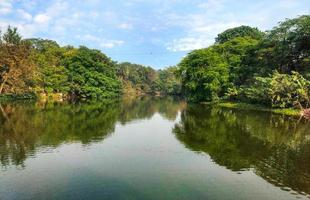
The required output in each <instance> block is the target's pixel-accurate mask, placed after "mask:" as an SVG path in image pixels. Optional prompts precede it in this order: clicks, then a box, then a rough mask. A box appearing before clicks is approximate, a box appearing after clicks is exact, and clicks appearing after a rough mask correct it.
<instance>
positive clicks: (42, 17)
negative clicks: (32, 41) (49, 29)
mask: <svg viewBox="0 0 310 200" xmlns="http://www.w3.org/2000/svg"><path fill="white" fill-rule="evenodd" d="M50 19H51V17H50V16H48V15H47V14H38V15H36V16H35V17H34V22H36V23H38V24H45V23H48V22H49V20H50Z"/></svg>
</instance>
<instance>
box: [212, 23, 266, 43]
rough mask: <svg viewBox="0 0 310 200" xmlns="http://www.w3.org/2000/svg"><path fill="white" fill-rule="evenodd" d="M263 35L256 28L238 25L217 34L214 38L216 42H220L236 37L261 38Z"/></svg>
mask: <svg viewBox="0 0 310 200" xmlns="http://www.w3.org/2000/svg"><path fill="white" fill-rule="evenodd" d="M263 36H264V33H262V32H261V31H259V30H258V29H257V28H252V27H250V26H239V27H235V28H231V29H227V30H226V31H224V32H222V33H220V34H218V36H217V38H215V41H216V43H219V44H222V43H224V42H227V41H229V40H232V39H234V38H236V37H251V38H253V39H257V40H259V39H261V38H262V37H263Z"/></svg>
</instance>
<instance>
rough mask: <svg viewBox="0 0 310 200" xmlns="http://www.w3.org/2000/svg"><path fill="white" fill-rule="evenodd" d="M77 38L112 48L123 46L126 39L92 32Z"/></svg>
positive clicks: (105, 47)
mask: <svg viewBox="0 0 310 200" xmlns="http://www.w3.org/2000/svg"><path fill="white" fill-rule="evenodd" d="M77 38H78V39H80V40H84V41H87V42H92V43H94V44H95V46H98V47H101V48H104V49H111V48H113V47H117V46H122V45H123V44H124V41H122V40H112V39H106V38H100V37H97V36H93V35H90V34H86V35H83V36H81V35H78V36H77Z"/></svg>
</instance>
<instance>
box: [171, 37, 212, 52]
mask: <svg viewBox="0 0 310 200" xmlns="http://www.w3.org/2000/svg"><path fill="white" fill-rule="evenodd" d="M212 43H213V40H210V39H208V38H195V37H185V38H180V39H175V40H173V42H172V43H170V44H168V45H167V49H168V50H169V51H173V52H177V51H190V50H194V49H201V48H204V47H207V46H209V45H210V44H212Z"/></svg>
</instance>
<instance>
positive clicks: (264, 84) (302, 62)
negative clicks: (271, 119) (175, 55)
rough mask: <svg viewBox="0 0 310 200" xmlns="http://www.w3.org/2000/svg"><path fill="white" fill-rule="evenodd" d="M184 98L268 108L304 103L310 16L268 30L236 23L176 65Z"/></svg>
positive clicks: (309, 63) (307, 84)
mask: <svg viewBox="0 0 310 200" xmlns="http://www.w3.org/2000/svg"><path fill="white" fill-rule="evenodd" d="M178 74H179V77H180V78H181V83H182V89H183V92H184V94H185V96H186V97H187V98H188V99H189V100H191V101H196V102H201V101H217V100H220V99H226V100H234V101H236V100H238V101H242V102H251V103H260V104H265V105H267V106H272V107H280V108H284V107H292V106H296V105H303V106H307V104H308V103H309V92H310V90H309V89H310V81H309V80H310V16H300V17H298V18H295V19H287V20H286V21H284V22H280V23H279V25H278V26H276V27H274V28H273V29H272V30H270V31H267V32H262V31H260V30H258V29H257V28H252V27H248V26H240V27H236V28H232V29H228V30H226V31H224V32H223V33H220V34H219V35H218V37H217V38H216V42H215V44H214V45H212V46H210V47H208V48H205V49H199V50H194V51H192V52H191V53H189V54H188V55H187V56H186V57H185V58H184V59H183V60H182V61H181V63H180V64H179V68H178Z"/></svg>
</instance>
